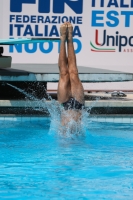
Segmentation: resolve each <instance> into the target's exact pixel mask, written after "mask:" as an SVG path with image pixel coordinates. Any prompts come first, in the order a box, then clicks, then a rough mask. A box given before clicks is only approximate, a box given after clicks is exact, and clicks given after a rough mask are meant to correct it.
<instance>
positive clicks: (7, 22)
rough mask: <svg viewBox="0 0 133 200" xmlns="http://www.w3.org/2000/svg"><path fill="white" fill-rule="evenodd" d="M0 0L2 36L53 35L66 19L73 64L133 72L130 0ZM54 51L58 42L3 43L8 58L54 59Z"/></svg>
mask: <svg viewBox="0 0 133 200" xmlns="http://www.w3.org/2000/svg"><path fill="white" fill-rule="evenodd" d="M1 1H2V2H3V5H2V6H3V12H1V14H0V15H2V16H0V17H2V19H3V23H2V33H1V35H2V36H1V35H0V36H1V37H2V38H16V37H17V38H18V37H19V38H24V37H27V38H31V37H37V38H38V37H54V38H55V37H57V38H58V37H59V36H60V31H59V28H60V25H61V24H62V23H64V22H65V21H70V22H71V23H72V24H73V26H74V31H73V37H74V48H75V53H76V54H77V60H78V65H80V66H86V67H87V66H88V67H95V68H102V69H110V70H117V71H123V72H133V64H132V63H133V32H132V30H133V0H89V1H88V0H8V1H4V0H1ZM59 51H60V43H59V42H44V43H40V44H18V45H15V46H9V47H5V54H8V55H11V56H12V57H13V63H39V64H42V63H57V61H58V54H59ZM24 58H25V59H24Z"/></svg>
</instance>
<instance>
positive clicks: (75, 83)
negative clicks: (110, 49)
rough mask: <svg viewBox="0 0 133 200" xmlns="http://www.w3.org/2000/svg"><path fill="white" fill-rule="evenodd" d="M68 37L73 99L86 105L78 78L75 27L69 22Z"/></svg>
mask: <svg viewBox="0 0 133 200" xmlns="http://www.w3.org/2000/svg"><path fill="white" fill-rule="evenodd" d="M67 25H68V36H67V49H68V70H69V75H70V82H71V93H72V97H74V98H75V99H76V100H77V101H79V102H80V103H84V89H83V86H82V83H81V81H80V79H79V76H78V69H77V64H76V56H75V52H74V45H73V37H72V33H73V27H72V25H71V24H70V23H69V22H68V23H67Z"/></svg>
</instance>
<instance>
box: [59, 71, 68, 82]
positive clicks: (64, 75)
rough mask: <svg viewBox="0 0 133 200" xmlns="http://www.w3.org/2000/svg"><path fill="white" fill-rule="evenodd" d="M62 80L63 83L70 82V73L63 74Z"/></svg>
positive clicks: (61, 75)
mask: <svg viewBox="0 0 133 200" xmlns="http://www.w3.org/2000/svg"><path fill="white" fill-rule="evenodd" d="M60 78H61V79H62V81H64V82H68V81H69V80H70V76H69V73H68V72H64V73H61V74H60Z"/></svg>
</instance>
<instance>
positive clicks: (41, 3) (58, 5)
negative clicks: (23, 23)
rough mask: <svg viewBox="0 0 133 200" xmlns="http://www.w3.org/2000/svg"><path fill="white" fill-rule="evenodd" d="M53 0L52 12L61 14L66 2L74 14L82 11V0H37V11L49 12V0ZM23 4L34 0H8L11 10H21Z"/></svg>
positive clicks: (50, 0)
mask: <svg viewBox="0 0 133 200" xmlns="http://www.w3.org/2000/svg"><path fill="white" fill-rule="evenodd" d="M52 1H53V13H56V14H57V13H58V14H63V13H64V12H65V5H66V4H67V5H68V6H69V7H70V8H71V9H72V10H73V11H74V12H75V13H76V14H82V13H83V0H38V12H39V13H50V8H51V2H52ZM23 4H31V6H32V4H36V0H10V11H11V12H18V13H20V12H22V11H23Z"/></svg>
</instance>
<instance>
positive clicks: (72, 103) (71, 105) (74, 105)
mask: <svg viewBox="0 0 133 200" xmlns="http://www.w3.org/2000/svg"><path fill="white" fill-rule="evenodd" d="M61 105H62V106H63V107H64V109H65V110H69V109H75V110H82V109H83V108H84V105H83V104H81V103H79V102H78V101H77V100H76V99H75V98H73V97H71V98H70V99H69V100H68V101H66V102H65V103H62V104H61Z"/></svg>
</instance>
